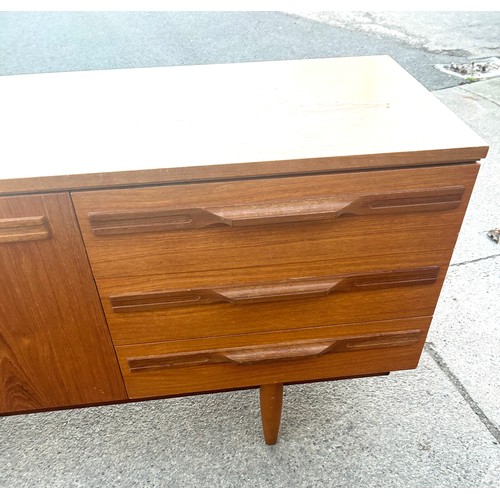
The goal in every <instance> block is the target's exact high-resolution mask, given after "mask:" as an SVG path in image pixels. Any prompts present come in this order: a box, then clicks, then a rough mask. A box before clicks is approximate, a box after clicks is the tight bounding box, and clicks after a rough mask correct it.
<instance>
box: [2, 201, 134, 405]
mask: <svg viewBox="0 0 500 500" xmlns="http://www.w3.org/2000/svg"><path fill="white" fill-rule="evenodd" d="M0 221H2V224H1V227H0V233H1V236H3V238H0V413H12V412H23V411H32V410H39V409H46V408H47V409H48V408H56V407H58V408H60V407H65V406H75V405H86V404H94V403H100V402H107V401H116V400H124V399H126V398H127V395H126V392H125V389H124V385H123V380H122V377H121V374H120V371H119V368H118V363H117V360H116V356H115V353H114V349H113V346H112V343H111V340H110V337H109V332H108V329H107V325H106V321H105V318H104V314H103V312H102V309H101V304H100V302H99V298H98V295H97V291H96V287H95V283H94V280H93V277H92V274H91V271H90V266H89V264H88V259H87V255H86V252H85V248H84V246H83V241H82V239H81V234H80V232H79V229H78V225H77V223H76V218H75V215H74V211H73V206H72V203H71V200H70V197H69V195H68V194H67V193H61V194H46V195H37V196H16V197H4V198H0Z"/></svg>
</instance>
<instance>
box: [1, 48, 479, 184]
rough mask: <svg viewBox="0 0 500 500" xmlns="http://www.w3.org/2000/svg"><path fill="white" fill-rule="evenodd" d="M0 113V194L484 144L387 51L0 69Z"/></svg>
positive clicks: (351, 164)
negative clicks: (57, 69) (164, 64)
mask: <svg viewBox="0 0 500 500" xmlns="http://www.w3.org/2000/svg"><path fill="white" fill-rule="evenodd" d="M75 96H78V99H75ZM0 109H1V110H2V113H1V115H0V136H1V137H2V148H1V149H0V164H2V165H8V166H9V168H8V169H5V170H4V171H2V173H0V193H13V192H18V193H19V192H33V191H40V190H57V189H81V188H94V187H103V186H125V185H132V184H136V183H142V184H147V183H160V182H189V181H193V180H206V179H217V178H219V179H221V178H224V179H229V178H242V177H248V176H268V175H276V174H281V175H287V174H291V173H304V172H321V171H329V170H339V169H340V170H342V169H343V170H345V169H366V168H378V167H399V166H405V165H425V164H434V165H435V164H443V163H449V162H467V161H475V160H478V159H480V158H483V157H484V156H485V155H486V153H487V150H488V147H487V145H486V144H485V143H484V141H482V140H481V139H480V138H479V137H478V136H477V135H476V134H475V133H474V132H473V131H472V130H470V129H469V128H468V127H467V126H466V125H465V124H464V123H463V122H462V121H461V120H460V119H459V118H457V117H456V116H455V115H454V114H453V113H452V112H451V111H449V110H448V109H447V108H446V107H445V106H444V105H443V104H442V103H441V102H440V101H439V100H438V99H437V98H435V97H434V96H433V95H432V94H431V93H430V92H428V91H427V90H426V89H425V88H424V87H423V86H422V85H420V84H419V83H418V82H417V81H416V80H415V79H413V78H412V77H411V76H410V75H409V74H408V73H407V72H406V71H404V70H403V69H402V68H401V67H400V66H399V65H398V64H397V63H395V62H394V61H393V60H392V59H391V58H390V57H388V56H372V57H356V58H353V57H347V58H334V59H309V60H299V61H269V62H253V63H238V64H223V65H220V64H216V65H205V66H181V67H170V68H142V69H125V70H108V71H85V72H67V73H48V74H39V75H14V76H3V77H0ZM54 138H56V142H57V147H54ZM82 138H85V140H84V141H82Z"/></svg>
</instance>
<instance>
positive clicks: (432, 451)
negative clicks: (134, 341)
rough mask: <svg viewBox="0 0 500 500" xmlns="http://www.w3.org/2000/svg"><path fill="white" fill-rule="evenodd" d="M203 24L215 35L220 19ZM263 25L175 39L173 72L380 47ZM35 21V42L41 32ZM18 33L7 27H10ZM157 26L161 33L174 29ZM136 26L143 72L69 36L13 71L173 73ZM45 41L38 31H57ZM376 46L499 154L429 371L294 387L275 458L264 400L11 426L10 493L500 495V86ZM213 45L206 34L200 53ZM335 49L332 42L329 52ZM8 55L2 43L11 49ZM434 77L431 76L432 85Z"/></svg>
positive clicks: (95, 413)
mask: <svg viewBox="0 0 500 500" xmlns="http://www.w3.org/2000/svg"><path fill="white" fill-rule="evenodd" d="M233 16H236V15H233ZM280 16H281V17H280ZM12 19H13V18H10V21H9V22H12ZM127 19H128V20H127ZM127 19H125V17H123V18H119V16H118V17H115V18H113V17H107V18H106V19H105V18H101V19H100V21H99V22H100V23H101V24H98V25H99V26H100V28H99V29H101V30H104V31H105V26H106V23H108V24H109V23H110V22H111V21H113V20H114V25H113V23H111V24H112V26H111V27H110V28H109V29H110V32H109V33H108V34H107V35H106V36H111V35H110V33H111V32H113V29H114V30H115V31H114V32H113V33H115V35H116V36H115V38H114V39H115V41H116V40H118V39H119V34H120V33H124V32H125V31H127V30H130V29H132V28H131V27H130V26H131V24H130V25H129V24H127V23H131V22H132V21H131V18H127ZM171 19H172V18H170V20H171ZM177 19H180V18H177ZM193 19H194V18H193ZM199 19H200V22H201V21H202V20H203V19H204V20H205V21H204V22H206V23H209V17H203V16H202V17H201V18H199ZM211 19H212V21H213V19H214V18H213V17H212V18H211ZM252 19H253V21H252ZM255 19H256V18H253V17H252V16H249V17H245V18H238V17H237V16H236V17H232V18H226V20H225V21H224V22H225V23H227V24H226V25H225V26H226V28H228V29H230V26H233V28H232V31H229V33H230V34H231V35H230V36H232V35H234V37H235V38H234V40H233V42H234V45H232V43H233V42H231V43H229V42H227V41H226V45H224V46H223V47H224V48H225V49H226V48H228V47H230V49H228V50H230V53H229V54H228V53H222V52H223V51H222V50H221V46H218V47H217V46H214V47H211V48H210V49H207V50H205V51H203V50H202V48H200V46H199V45H196V43H197V42H196V43H194V44H193V45H191V48H192V52H190V51H189V50H184V48H185V47H184V46H183V45H182V43H180V42H179V40H181V39H185V38H182V37H183V36H187V35H182V36H181V35H180V34H179V33H180V32H181V31H182V33H184V34H186V33H190V31H189V29H188V27H187V26H188V25H187V24H184V25H183V26H184V27H182V26H178V27H177V32H176V33H172V32H171V33H170V35H168V36H167V35H165V38H164V43H168V42H167V41H168V39H169V36H170V39H171V40H177V44H176V45H172V46H170V45H169V46H168V47H169V49H168V50H166V51H165V52H166V53H168V54H170V56H171V57H172V59H168V60H167V59H164V61H165V62H167V63H170V64H174V63H186V62H188V61H189V62H202V63H203V62H215V61H214V60H213V59H214V58H216V56H217V57H219V59H224V58H229V59H230V58H231V57H233V58H234V59H235V60H252V59H250V56H254V57H257V55H259V56H262V55H266V56H267V58H269V59H272V58H276V59H279V58H285V57H287V58H295V57H319V56H320V55H324V56H326V55H328V56H336V55H347V54H346V53H345V52H349V50H350V53H349V55H363V54H365V52H364V51H365V49H366V50H367V51H366V53H371V52H370V51H369V50H368V49H367V46H363V45H358V44H359V43H360V41H363V40H365V39H364V38H362V37H358V35H359V34H358V35H356V34H355V35H352V34H349V33H351V31H350V30H344V31H342V30H343V28H341V27H333V26H330V25H328V24H323V23H318V22H315V21H309V20H304V21H303V22H302V21H301V20H300V19H298V18H293V17H287V16H286V15H284V14H280V13H269V16H268V17H267V18H266V16H263V17H260V18H259V19H260V21H259V22H258V23H257V22H256V21H255ZM290 19H295V21H294V22H296V24H295V25H294V24H293V23H291V24H290V21H289V20H290ZM83 21H84V20H82V18H79V21H78V20H75V19H73V21H72V22H73V23H77V24H78V23H80V24H78V26H80V29H81V30H82V31H83V32H86V31H85V29H84V26H86V29H87V30H88V31H90V32H92V30H94V29H96V24H95V23H94V24H92V23H91V25H85V24H83V25H82V24H81V23H82V22H83ZM23 22H24V25H23V26H24V29H28V31H29V26H30V24H29V22H28V20H25V21H23ZM163 22H166V21H165V19H164V20H163ZM186 22H187V21H186ZM190 22H191V21H189V23H190ZM210 22H211V21H210ZM252 22H254V24H252ZM2 23H4V24H3V26H4V27H5V19H4V20H2V18H1V16H0V26H1V25H2ZM120 23H122V24H120ZM144 23H145V24H144V26H151V25H152V24H151V23H153V24H154V25H155V26H156V27H157V29H158V30H160V28H159V26H160V24H161V23H160V20H159V19H153V20H152V18H150V19H149V21H147V22H146V21H145V20H144ZM155 23H156V24H155ZM189 23H188V24H189ZM221 23H222V21H221ZM231 23H237V24H236V25H237V26H238V29H240V28H241V27H242V26H245V23H247V24H246V26H247V28H248V27H249V26H251V27H252V29H254V30H257V31H258V30H259V29H260V30H261V31H260V32H259V31H258V33H260V37H258V36H255V37H254V35H250V34H249V33H250V32H251V29H249V28H248V29H247V30H246V31H245V33H246V34H247V35H245V36H248V37H250V38H251V40H253V41H255V43H256V44H257V46H256V47H248V46H246V45H244V46H242V48H241V51H240V52H239V57H240V59H238V57H237V54H236V52H237V50H236V49H237V43H241V38H238V37H239V36H240V35H241V33H240V34H238V33H236V31H237V30H236V28H235V26H236V25H234V24H231ZM238 23H240V24H238ZM259 23H260V24H259ZM280 23H281V26H283V27H286V30H287V31H286V32H281V33H280V34H276V33H273V34H271V33H270V30H271V27H273V28H276V27H277V26H279V25H280ZM63 24H64V23H63ZM181 24H182V23H181ZM113 26H114V27H113ZM135 26H136V32H130V33H129V34H128V35H127V36H129V39H130V40H133V39H135V40H136V46H135V48H134V52H133V54H132V53H131V52H127V54H126V56H127V57H128V59H127V57H125V56H124V55H123V53H122V54H121V55H120V53H119V50H118V48H119V46H120V44H119V43H118V42H116V45H111V46H110V47H108V52H107V53H108V55H109V58H108V59H107V60H105V59H104V58H103V57H104V52H105V51H104V49H103V48H102V47H97V49H96V50H97V52H96V53H94V56H93V58H92V57H91V53H90V52H91V51H90V49H88V47H87V45H85V44H83V45H84V47H83V48H82V50H81V54H83V59H78V57H77V56H78V54H80V50H79V49H78V47H79V45H78V44H82V43H83V42H82V41H81V39H78V40H79V41H78V40H76V38H78V37H76V38H75V36H74V37H73V38H71V37H70V31H67V32H65V33H66V34H65V35H64V36H65V37H70V38H68V41H67V43H66V46H67V45H68V44H70V42H71V43H72V44H74V45H72V47H73V55H71V54H70V52H66V46H65V47H62V48H61V50H60V53H61V54H65V56H64V57H61V59H57V58H55V59H54V58H52V65H50V64H49V62H50V60H51V55H53V54H54V53H57V51H56V46H55V45H53V46H52V45H51V46H50V47H48V46H46V48H45V52H44V50H42V51H41V53H40V54H39V56H38V57H35V55H34V54H31V53H30V51H29V50H27V49H26V48H24V49H23V50H21V51H20V52H18V56H19V54H22V53H24V52H26V57H25V58H24V59H22V58H21V59H20V60H19V61H13V62H12V61H11V63H9V62H8V61H7V63H6V62H5V60H4V62H3V63H0V65H1V64H3V66H0V67H1V71H2V72H3V73H4V74H8V73H9V71H10V72H16V71H21V72H35V71H40V70H54V68H61V66H63V65H66V68H67V69H75V68H76V69H78V68H77V67H78V64H81V65H82V67H81V68H79V69H91V67H92V64H93V65H94V66H97V65H101V66H106V64H110V65H113V64H120V63H121V64H125V63H127V64H136V63H137V61H138V60H139V59H140V54H141V53H142V54H143V59H142V61H143V62H144V65H148V64H151V65H155V64H157V63H158V62H159V61H160V59H161V56H162V52H161V50H160V49H159V48H158V53H155V54H153V56H151V54H150V53H149V55H148V54H146V52H147V51H146V50H145V48H144V47H145V46H147V35H146V33H145V32H144V31H141V29H140V26H141V24H140V23H139V24H137V23H136V24H135ZM181 28H182V29H181ZM31 29H32V31H31V32H29V33H35V31H36V30H41V28H40V27H39V26H38V27H37V28H36V30H35V28H31ZM61 29H62V28H61ZM200 29H201V30H202V31H203V30H206V31H207V32H208V31H209V32H211V33H212V35H211V36H212V37H213V38H212V39H213V40H215V39H217V37H218V36H219V34H218V33H219V32H218V30H219V27H215V28H213V30H212V31H210V27H209V25H208V24H206V25H203V23H201V28H200ZM33 30H35V31H33ZM45 30H46V31H48V32H50V33H49V34H48V37H49V38H50V37H52V38H53V39H54V40H56V39H59V38H58V37H61V36H62V35H61V31H60V30H59V32H57V29H55V28H54V29H53V30H52V31H51V30H50V29H48V28H47V26H45ZM267 30H269V31H267ZM63 31H64V30H63ZM160 31H161V30H160ZM160 31H158V33H160ZM348 31H349V32H348ZM37 33H39V32H37ZM339 33H340V34H339ZM35 34H36V33H35ZM362 35H363V37H365V36H366V37H367V40H372V42H373V45H372V47H373V46H375V44H377V43H378V41H380V40H382V42H383V43H384V44H386V45H383V46H377V48H378V49H380V48H381V47H382V48H383V49H384V50H385V49H391V50H392V52H391V51H390V50H389V51H388V52H387V53H389V54H390V55H393V56H394V57H395V58H396V60H399V61H406V62H407V63H408V61H414V62H415V64H414V65H413V66H412V65H411V64H408V66H407V69H409V70H410V69H411V71H410V72H413V74H414V76H416V77H417V78H419V79H420V80H421V81H425V82H428V85H429V88H431V89H434V90H435V92H434V93H435V95H436V96H437V97H438V98H439V99H441V100H442V101H443V102H444V103H445V104H446V105H447V106H448V107H450V108H451V109H452V110H453V111H454V112H455V113H457V114H458V115H459V116H460V117H461V118H462V119H463V120H464V121H466V122H467V123H468V124H469V125H470V126H471V127H472V128H473V129H474V130H475V131H476V132H478V133H479V135H481V136H482V137H483V138H484V139H485V140H486V141H487V142H489V144H490V153H489V155H488V158H487V159H486V160H485V161H484V162H483V167H482V169H481V171H480V174H479V178H478V181H477V184H476V188H475V190H474V194H473V197H472V199H471V204H470V208H469V210H468V212H467V216H466V219H465V222H464V225H463V228H462V231H461V234H460V237H459V241H458V244H457V248H456V250H455V253H454V257H453V261H452V265H451V267H450V271H449V273H448V276H447V279H446V283H445V286H444V289H443V293H442V296H441V298H440V301H439V304H438V308H437V310H436V315H435V319H434V321H433V324H432V328H431V331H430V333H429V337H428V343H427V346H426V348H425V350H424V353H423V356H422V360H421V363H420V366H419V368H418V369H417V370H414V371H408V372H398V373H393V374H391V375H390V376H388V377H380V378H376V379H359V380H346V381H340V382H325V383H317V384H311V385H304V386H289V387H287V388H286V390H285V402H284V411H283V422H282V429H281V434H280V440H279V442H278V444H277V445H276V446H274V447H268V446H265V445H264V443H263V439H262V436H261V428H260V419H259V406H258V392H257V391H255V390H248V391H239V392H233V393H221V394H213V395H208V396H191V397H186V398H179V399H170V400H163V401H150V402H143V403H131V404H128V405H122V406H107V407H97V408H86V409H78V410H69V411H64V412H49V413H43V414H33V415H20V416H13V417H9V418H2V419H0V487H1V486H3V487H9V486H18V487H23V486H24V487H27V486H30V487H35V486H37V487H44V486H53V487H63V486H67V487H71V486H86V487H98V486H101V487H106V486H108V487H114V486H121V487H134V486H135V487H148V486H155V487H174V486H177V487H215V486H219V487H258V486H261V487H287V486H288V487H298V486H303V487H467V488H469V487H499V486H500V375H499V374H500V362H499V360H498V353H499V352H500V325H499V321H498V304H499V303H500V245H497V244H495V243H494V242H493V241H492V240H490V239H489V238H488V237H487V236H486V233H487V232H488V230H490V229H492V228H494V227H500V183H499V173H498V172H499V171H498V168H499V159H500V137H499V133H498V131H499V128H500V127H499V121H500V79H494V80H489V81H485V82H479V83H473V84H467V85H462V86H455V87H453V88H446V89H443V87H447V86H449V84H450V80H446V81H443V80H440V79H441V75H439V74H438V72H437V70H434V69H433V68H432V65H430V64H429V65H428V66H425V64H424V62H423V61H425V60H426V57H428V58H429V60H432V57H433V56H432V55H431V54H430V53H429V52H428V51H427V49H425V48H418V47H410V46H405V45H404V43H403V42H397V44H396V45H390V44H391V43H395V42H393V41H392V40H391V41H388V40H387V39H385V38H382V39H379V38H376V39H375V38H373V39H372V38H370V37H371V35H370V34H362ZM33 36H35V35H33ZM37 36H38V35H37ZM103 36H104V34H103ZM158 36H160V35H158ZM199 36H200V34H199V33H198V34H195V33H193V34H192V37H193V39H195V40H196V39H197V37H199ZM207 36H208V39H210V36H209V35H207ZM350 36H351V37H352V43H351V45H349V37H350ZM30 37H31V34H28V38H30ZM336 37H337V38H336ZM343 37H344V38H343ZM33 39H34V40H35V39H36V37H35V38H33ZM205 39H207V38H206V37H205ZM258 39H260V41H259V40H258ZM336 39H338V40H339V44H338V47H340V50H339V52H338V53H337V52H335V50H334V45H335V44H334V42H333V40H336ZM137 40H142V42H143V43H142V45H141V44H139V43H138V42H137ZM165 40H167V41H165ZM235 40H237V42H236V41H235ZM320 40H323V41H327V40H330V42H329V43H330V45H328V46H327V49H328V50H326V49H325V52H321V46H320V45H321V44H319V41H320ZM45 43H48V42H45ZM54 43H55V42H54ZM280 43H282V44H283V45H281V46H280ZM325 43H326V42H325ZM363 43H365V42H363ZM343 44H344V45H343ZM8 45H9V42H8V41H6V40H5V38H4V39H2V35H0V50H1V49H2V48H3V49H5V47H7V46H8ZM141 47H142V48H141ZM292 47H295V49H294V51H292ZM9 50H10V53H12V51H13V50H14V48H12V47H11V48H10V49H9ZM123 50H125V49H123ZM198 50H199V51H200V52H199V53H198ZM54 51H55V52H54ZM100 51H101V52H100ZM169 51H170V52H169ZM231 51H233V52H231ZM99 54H100V55H99ZM87 56H88V57H87ZM170 56H169V57H170ZM196 57H198V58H199V59H198V61H194V60H195V59H196ZM440 57H444V56H442V55H441V56H440ZM18 58H19V57H18ZM30 58H32V59H30ZM30 60H31V61H32V63H29V61H30ZM217 62H219V61H217ZM447 62H449V59H448V60H447ZM42 63H43V64H42ZM63 63H64V64H63ZM30 64H31V65H30ZM140 65H141V64H138V66H140ZM424 66H425V71H423V73H424V76H422V73H418V71H419V69H420V68H424ZM112 67H115V66H112ZM123 67H128V66H123ZM51 68H52V69H51ZM415 71H417V72H416V73H415ZM433 71H435V72H436V75H437V76H434V75H433V73H432V72H433ZM447 78H448V77H447ZM438 82H441V83H440V84H439V85H437V86H434V85H435V84H437V83H438ZM452 83H453V84H456V83H458V80H457V81H455V80H453V82H452ZM440 85H441V86H440ZM436 89H440V90H436Z"/></svg>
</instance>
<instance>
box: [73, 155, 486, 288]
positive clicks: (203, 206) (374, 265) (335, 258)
mask: <svg viewBox="0 0 500 500" xmlns="http://www.w3.org/2000/svg"><path fill="white" fill-rule="evenodd" d="M477 168H478V166H477V165H475V164H474V165H466V166H448V167H434V168H414V169H400V170H385V171H373V172H356V173H343V174H329V175H314V176H303V177H288V178H277V179H261V180H248V181H236V182H216V183H203V184H190V185H173V186H163V187H145V188H133V189H113V190H104V191H93V192H77V193H73V194H72V197H73V200H74V204H75V207H76V211H77V215H78V220H79V223H80V226H81V228H82V232H83V236H84V239H85V243H86V246H87V249H88V253H89V257H90V260H91V263H92V267H93V270H94V274H95V276H96V278H97V280H98V283H99V281H101V282H102V283H103V284H104V283H105V281H106V280H107V279H116V278H121V277H126V278H127V279H131V278H133V277H136V278H139V277H144V276H152V275H155V276H160V275H162V276H167V275H168V276H170V279H169V285H173V284H175V285H176V286H201V285H205V284H210V283H211V281H213V273H217V277H218V280H219V281H220V279H221V278H222V280H223V282H225V283H230V282H236V283H237V282H242V281H243V282H245V281H246V280H247V279H248V277H249V273H252V272H253V271H252V270H255V269H258V268H266V271H265V273H264V274H265V276H264V275H260V274H262V273H260V272H259V276H255V278H258V279H267V280H273V279H283V278H287V277H289V276H288V274H287V272H286V271H284V270H283V269H284V267H286V266H289V265H295V266H296V265H300V267H301V268H304V272H305V274H302V276H306V275H314V273H315V272H317V269H316V270H314V271H311V272H307V271H306V269H307V268H308V266H312V267H314V266H316V267H317V266H318V263H321V266H322V267H323V266H324V264H325V263H326V262H335V265H334V266H333V267H331V266H330V267H328V271H326V270H325V271H326V272H330V273H334V274H335V273H337V274H338V273H350V272H357V271H359V270H360V269H364V270H369V269H383V268H384V266H381V265H380V264H379V263H378V260H379V259H383V256H388V255H391V256H394V255H405V254H414V253H415V252H421V251H427V252H430V251H434V250H435V251H442V250H451V249H453V247H454V244H455V240H456V237H457V234H458V231H459V229H460V224H461V221H462V218H463V214H464V211H465V208H466V206H467V202H468V199H469V196H470V194H471V190H472V187H473V184H474V180H475V177H476V174H477ZM367 257H370V266H369V268H367V267H366V262H367ZM363 263H364V264H363ZM401 264H402V266H404V262H402V263H401ZM360 266H361V267H360ZM202 275H203V276H206V278H203V277H202ZM200 280H201V281H200ZM204 280H205V281H204ZM116 282H119V280H117V281H116ZM124 291H125V290H124Z"/></svg>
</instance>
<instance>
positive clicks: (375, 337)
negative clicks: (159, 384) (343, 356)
mask: <svg viewBox="0 0 500 500" xmlns="http://www.w3.org/2000/svg"><path fill="white" fill-rule="evenodd" d="M421 336H422V330H404V331H397V332H382V333H375V334H371V335H357V336H347V337H335V338H329V339H322V340H305V341H298V342H283V343H280V344H271V345H257V346H249V347H241V348H240V347H238V348H231V349H213V350H205V351H190V352H181V353H172V354H164V355H160V356H141V357H134V358H127V364H128V367H129V370H130V371H131V372H138V371H144V370H158V369H164V368H189V367H193V366H204V365H215V364H221V363H231V364H234V365H238V366H246V365H253V364H258V363H270V362H282V361H291V360H307V359H314V358H317V357H319V356H323V355H325V354H331V353H340V352H349V351H360V350H368V349H382V348H389V347H404V346H407V345H411V344H414V343H416V342H419V341H420V340H421V338H422V337H421Z"/></svg>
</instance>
